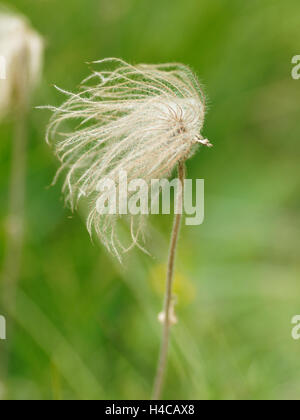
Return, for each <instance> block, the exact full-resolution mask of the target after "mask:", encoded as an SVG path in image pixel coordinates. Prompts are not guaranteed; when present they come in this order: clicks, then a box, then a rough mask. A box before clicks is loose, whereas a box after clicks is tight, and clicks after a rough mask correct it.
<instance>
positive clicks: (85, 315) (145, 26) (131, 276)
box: [0, 0, 300, 399]
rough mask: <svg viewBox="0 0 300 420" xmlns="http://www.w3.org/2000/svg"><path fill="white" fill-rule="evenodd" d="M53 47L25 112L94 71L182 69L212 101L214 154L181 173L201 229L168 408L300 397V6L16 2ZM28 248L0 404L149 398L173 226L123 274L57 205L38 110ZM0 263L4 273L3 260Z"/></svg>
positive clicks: (184, 265)
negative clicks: (295, 321)
mask: <svg viewBox="0 0 300 420" xmlns="http://www.w3.org/2000/svg"><path fill="white" fill-rule="evenodd" d="M13 3H14V7H15V8H16V9H17V10H18V11H19V12H21V13H23V14H25V15H26V16H28V18H29V19H30V21H31V22H32V25H33V26H34V27H35V28H36V29H37V30H38V31H39V32H40V33H41V34H42V35H43V36H44V39H45V42H46V57H45V69H44V76H43V81H42V84H41V86H40V87H39V88H38V90H37V92H36V95H35V97H34V101H33V104H32V105H33V106H35V105H43V104H53V105H58V104H60V103H61V102H62V101H63V100H64V98H63V96H62V95H61V94H59V93H58V92H56V91H55V89H54V88H53V87H52V85H53V84H56V85H58V86H60V87H62V88H65V89H69V90H75V89H76V87H77V86H78V84H79V82H80V81H81V80H82V79H83V78H84V77H86V76H87V75H88V74H89V71H90V70H89V65H87V64H86V63H87V62H91V61H93V60H97V59H101V58H104V57H122V58H124V59H125V60H127V61H129V62H131V63H139V62H147V63H158V62H170V61H180V62H183V63H185V64H188V65H190V66H191V67H192V68H193V69H194V71H195V72H196V73H197V75H198V76H199V77H200V79H201V81H202V82H203V84H204V86H205V90H206V93H207V95H208V98H209V113H208V115H207V119H206V124H205V129H204V135H205V136H206V137H208V138H209V139H210V140H211V141H212V142H213V143H214V145H215V148H214V149H212V150H208V149H204V148H203V149H201V151H200V152H199V153H198V154H197V155H196V156H194V158H193V159H192V160H191V161H190V162H189V164H188V168H189V176H190V177H193V178H204V179H205V182H206V220H205V223H204V224H203V225H202V226H200V227H184V229H183V232H182V235H181V243H180V247H179V254H178V264H177V278H176V292H177V295H178V306H177V312H178V316H179V319H180V322H179V324H178V326H176V327H175V328H174V330H173V339H172V346H171V354H170V362H169V368H168V374H167V378H166V386H165V390H164V398H169V399H299V396H300V342H297V341H294V340H292V338H291V329H292V325H291V318H292V317H293V316H294V315H296V314H298V313H300V285H299V274H300V259H299V234H300V227H299V226H300V225H299V210H300V197H299V187H300V179H299V152H300V146H299V141H298V140H299V134H300V125H299V98H300V96H299V95H300V81H295V80H293V79H292V77H291V69H292V64H291V59H292V57H293V56H294V55H296V54H300V28H299V14H300V4H299V1H298V0H286V1H284V2H283V1H282V0H251V1H248V2H245V1H244V2H243V1H241V0H185V1H182V0H172V1H170V0H151V1H149V0H78V1H73V0H64V1H61V0H39V1H38V0H13ZM33 106H32V112H31V115H30V141H29V146H28V153H29V161H28V175H27V196H26V236H25V244H24V253H23V264H22V272H21V277H20V279H19V282H18V290H17V296H16V307H15V309H14V310H9V311H8V309H7V308H6V305H5V302H3V299H2V302H1V306H0V314H2V315H5V316H6V318H7V335H8V340H7V341H0V354H1V359H0V372H1V377H0V397H1V398H6V399H95V398H98V399H147V398H149V397H150V395H151V388H152V382H153V377H154V373H155V367H156V362H157V356H158V349H159V343H160V331H161V327H160V325H159V324H158V322H157V314H158V312H159V311H160V310H161V306H162V299H163V289H164V271H165V263H166V258H167V250H168V234H169V232H170V229H171V224H172V220H171V216H170V217H168V216H161V217H159V218H158V217H157V218H154V219H153V220H152V228H151V230H150V233H149V237H148V248H149V249H150V251H151V252H152V253H153V258H149V257H147V256H145V255H143V254H142V253H140V252H139V251H134V252H133V253H132V254H131V257H130V258H129V259H128V260H127V261H126V264H125V266H124V267H121V266H119V265H118V263H117V262H115V261H114V260H112V259H111V257H110V256H108V255H107V254H106V252H105V251H104V250H103V249H102V248H101V246H98V245H97V244H96V245H95V244H94V245H93V244H92V243H91V242H90V238H89V235H88V233H87V231H86V229H85V226H84V221H83V220H82V219H81V218H80V216H79V215H77V214H75V215H74V216H73V215H71V213H70V211H69V210H68V209H65V208H64V204H63V200H62V197H61V181H60V182H59V183H58V184H57V185H56V186H54V187H52V188H48V186H49V185H50V184H51V181H52V179H53V176H54V174H55V172H56V169H57V167H58V163H57V161H56V159H55V158H54V157H53V156H52V153H51V151H50V149H49V148H48V146H47V145H46V144H45V142H44V133H45V127H46V124H47V120H48V118H49V113H48V112H45V111H40V110H36V109H34V108H33ZM12 132H13V123H12V121H8V120H7V121H5V122H3V123H2V124H1V126H0V136H1V141H0V174H1V177H0V200H1V203H2V205H1V208H0V256H1V257H0V258H1V261H2V260H3V255H4V251H5V244H6V236H5V223H6V220H7V213H8V208H7V200H8V195H9V174H10V168H11V138H12ZM1 261H0V262H1Z"/></svg>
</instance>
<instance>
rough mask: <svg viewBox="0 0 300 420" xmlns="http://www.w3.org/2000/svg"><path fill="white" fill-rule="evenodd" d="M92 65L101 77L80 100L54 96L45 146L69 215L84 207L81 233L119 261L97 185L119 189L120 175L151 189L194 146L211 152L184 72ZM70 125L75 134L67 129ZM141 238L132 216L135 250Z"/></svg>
mask: <svg viewBox="0 0 300 420" xmlns="http://www.w3.org/2000/svg"><path fill="white" fill-rule="evenodd" d="M95 64H98V65H99V66H100V70H99V71H95V72H94V73H93V74H92V75H91V76H90V77H89V78H88V79H86V80H85V81H84V82H83V84H82V87H81V90H80V91H79V93H69V92H65V91H62V90H61V91H62V92H63V93H64V94H66V95H67V96H68V100H67V101H66V102H65V103H64V104H63V105H62V106H61V107H59V108H52V110H53V111H54V115H53V117H52V120H51V122H50V125H49V128H48V141H49V142H50V143H52V144H53V146H54V150H55V152H56V154H57V156H58V158H59V160H60V161H61V164H62V165H61V168H60V170H59V172H58V174H60V173H61V172H62V171H63V172H65V173H66V179H65V183H64V186H63V192H64V193H65V196H66V202H67V203H68V204H70V206H71V207H72V209H75V208H76V207H77V204H78V202H79V200H82V199H85V200H88V203H89V207H90V213H89V217H88V220H87V225H88V230H89V231H90V233H92V232H93V231H95V232H96V233H97V235H98V236H99V238H100V239H101V240H102V242H103V243H104V244H105V245H106V247H107V248H108V249H109V251H111V252H112V253H114V254H116V255H117V256H119V253H122V252H123V251H125V248H124V247H123V245H122V244H121V243H120V241H119V237H118V234H117V232H116V225H117V222H118V220H119V218H120V217H119V216H118V215H116V216H111V215H102V214H99V212H98V211H97V205H96V204H97V199H98V198H99V195H100V193H99V192H97V186H98V185H99V183H100V181H101V180H102V179H104V178H108V179H111V180H113V181H114V182H115V184H116V185H118V184H119V174H120V172H121V171H125V172H126V173H127V175H128V182H130V181H131V180H133V179H143V180H145V181H146V182H147V183H148V184H149V185H150V182H151V180H152V179H162V178H166V177H169V176H170V175H171V173H172V171H173V169H174V168H175V167H176V165H177V163H178V162H179V161H182V160H186V159H187V158H189V157H190V156H191V155H192V154H193V153H194V152H195V150H196V149H197V146H198V145H199V143H202V144H205V145H207V146H211V145H210V143H209V142H208V141H207V140H204V139H203V138H202V137H201V135H200V131H201V129H202V127H203V123H204V115H205V98H204V95H203V93H202V90H201V88H200V85H199V83H198V81H197V79H196V77H195V76H194V74H193V73H192V71H191V70H190V69H189V68H188V67H186V66H184V65H182V64H161V65H145V64H141V65H136V66H132V65H130V64H127V63H126V62H124V61H122V60H119V59H105V60H101V61H99V62H97V63H95ZM108 65H109V66H110V67H109V70H107V66H108ZM111 67H113V68H111ZM72 122H73V123H74V122H75V123H76V127H75V126H74V128H72V129H71V130H70V126H72ZM64 123H67V124H68V128H66V127H65V126H64ZM78 123H79V125H78ZM73 125H74V124H73ZM134 220H138V226H135V227H134ZM141 234H142V231H141V219H139V218H137V219H136V217H133V218H132V220H131V236H132V242H133V244H134V245H138V246H139V238H140V236H141Z"/></svg>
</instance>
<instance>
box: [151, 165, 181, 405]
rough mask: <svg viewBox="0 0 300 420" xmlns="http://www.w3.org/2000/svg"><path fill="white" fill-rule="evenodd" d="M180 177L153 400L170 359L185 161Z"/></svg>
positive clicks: (157, 396) (179, 169) (156, 395)
mask: <svg viewBox="0 0 300 420" xmlns="http://www.w3.org/2000/svg"><path fill="white" fill-rule="evenodd" d="M178 178H179V180H180V182H181V185H182V188H180V187H179V188H178V191H177V212H176V213H177V214H175V218H174V226H173V231H172V235H171V246H170V251H169V261H168V272H167V282H166V292H165V304H164V325H163V334H162V343H161V350H160V356H159V361H158V366H157V373H156V377H155V382H154V388H153V397H152V399H153V400H158V399H160V398H161V392H162V388H163V382H164V377H165V372H166V367H167V361H168V352H169V342H170V332H171V322H170V314H171V309H172V298H173V296H172V290H173V283H174V268H175V259H176V250H177V244H178V239H179V233H180V227H181V221H182V209H183V192H184V180H185V163H184V162H179V164H178Z"/></svg>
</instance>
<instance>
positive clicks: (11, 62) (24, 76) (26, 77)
mask: <svg viewBox="0 0 300 420" xmlns="http://www.w3.org/2000/svg"><path fill="white" fill-rule="evenodd" d="M42 56H43V41H42V38H41V37H40V35H39V34H38V33H37V32H35V31H34V30H33V29H32V28H31V26H30V24H29V22H28V21H27V19H26V18H25V17H23V16H20V15H17V14H13V13H10V12H8V11H6V10H5V11H2V10H0V58H1V59H0V63H1V69H0V70H1V72H0V73H1V80H0V117H1V116H3V115H5V114H7V113H8V112H9V111H10V110H11V109H12V108H13V107H14V106H16V105H18V104H19V102H20V101H24V100H28V95H29V94H30V92H31V90H32V89H33V88H34V86H35V85H36V84H37V82H38V81H39V78H40V73H41V68H42ZM25 98H27V99H25Z"/></svg>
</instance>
